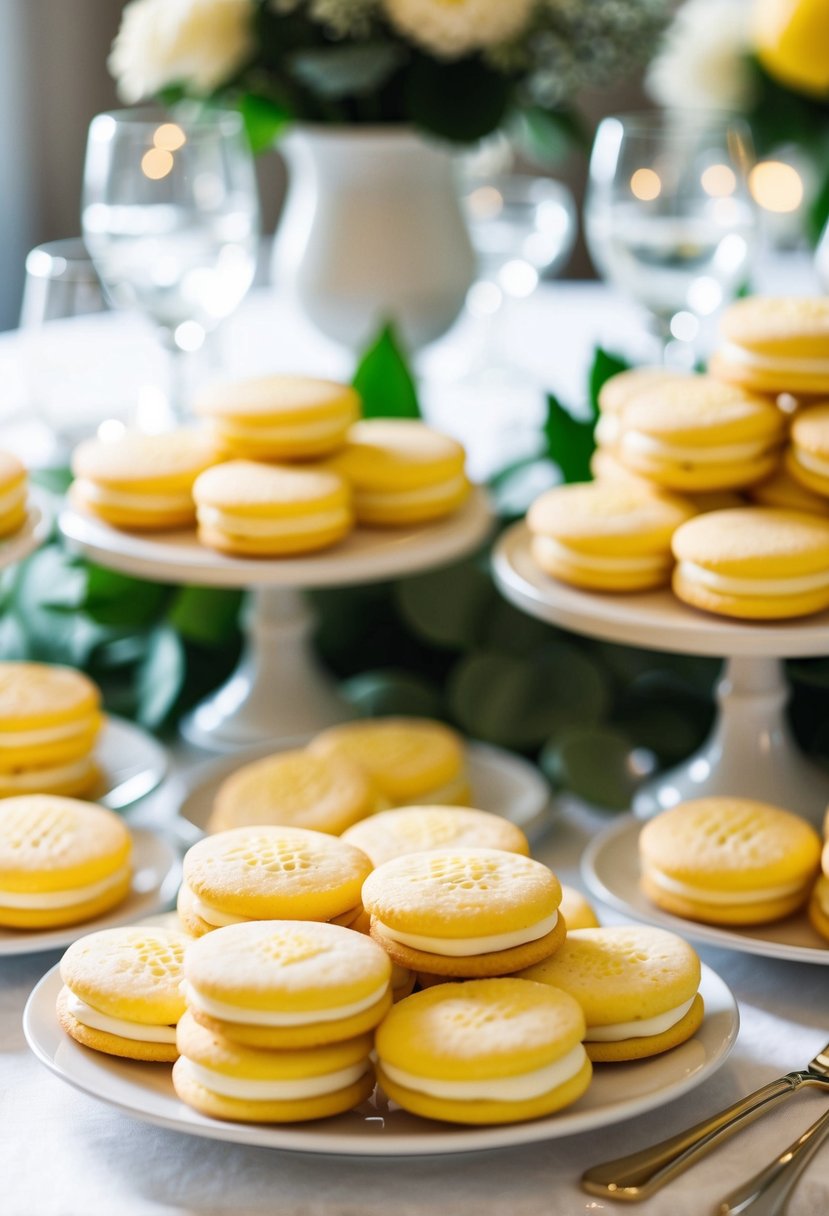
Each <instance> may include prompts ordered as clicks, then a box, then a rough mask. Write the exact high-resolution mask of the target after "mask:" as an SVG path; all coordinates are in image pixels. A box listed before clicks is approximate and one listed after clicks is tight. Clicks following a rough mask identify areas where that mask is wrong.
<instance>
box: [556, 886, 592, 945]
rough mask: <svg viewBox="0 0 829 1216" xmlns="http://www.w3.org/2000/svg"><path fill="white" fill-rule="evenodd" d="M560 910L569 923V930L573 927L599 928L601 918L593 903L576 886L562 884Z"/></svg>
mask: <svg viewBox="0 0 829 1216" xmlns="http://www.w3.org/2000/svg"><path fill="white" fill-rule="evenodd" d="M558 910H559V912H560V913H561V915H562V916H563V917H564V920H565V922H566V924H567V932H568V933H570V932H571V931H572V930H573V929H598V927H599V918H598V917H597V916H596V911H595V909H594V907H593V905H592V904H591V903H590V902H589V901H588V900H587V899H585V897H584V896H583V895H582V893H581V891H577V890H576V888H575V887H568V886H566V885H565V884H564V883H562V884H561V903H560V904H559V906H558Z"/></svg>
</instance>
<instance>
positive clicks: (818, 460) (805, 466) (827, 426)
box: [785, 402, 829, 513]
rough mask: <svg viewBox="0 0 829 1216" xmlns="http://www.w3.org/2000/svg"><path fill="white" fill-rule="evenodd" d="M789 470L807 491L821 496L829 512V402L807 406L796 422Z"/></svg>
mask: <svg viewBox="0 0 829 1216" xmlns="http://www.w3.org/2000/svg"><path fill="white" fill-rule="evenodd" d="M785 460H786V471H787V472H788V473H789V474H790V476H791V477H793V478H794V480H795V482H796V483H797V484H798V485H800V486H802V487H803V488H804V491H805V492H807V493H808V492H809V491H811V492H812V494H817V495H820V496H821V499H822V501H823V509H824V513H826V512H829V502H827V499H829V402H824V403H823V404H822V405H816V406H814V407H813V408H812V409H808V410H803V411H802V412H801V413H799V414H798V415H797V416H796V417H795V419H794V421H793V422H792V429H791V442H790V445H789V447H788V449H787V451H786V456H785Z"/></svg>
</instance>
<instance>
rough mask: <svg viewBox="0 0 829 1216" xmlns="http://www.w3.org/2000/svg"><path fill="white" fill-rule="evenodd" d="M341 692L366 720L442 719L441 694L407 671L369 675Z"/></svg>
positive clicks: (345, 685)
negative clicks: (393, 716)
mask: <svg viewBox="0 0 829 1216" xmlns="http://www.w3.org/2000/svg"><path fill="white" fill-rule="evenodd" d="M340 692H341V693H342V694H343V696H344V697H345V699H346V700H347V701H349V702H350V703H351V704H352V705H353V706H354V707H355V708H356V709H357V710H358V711H359V713H360V714H361V715H362V716H363V717H365V718H381V717H384V716H386V715H389V714H402V715H403V716H405V717H415V718H439V717H440V716H441V714H442V712H443V703H442V697H441V694H440V690H439V689H438V688H437V687H435V685H433V684H430V683H429V681H428V680H424V679H422V678H421V677H420V676H417V675H413V674H412V673H411V672H408V671H401V670H396V669H386V670H383V671H366V672H363V674H362V675H359V676H353V677H352V679H350V680H346V681H345V682H344V683H343V684H341V685H340Z"/></svg>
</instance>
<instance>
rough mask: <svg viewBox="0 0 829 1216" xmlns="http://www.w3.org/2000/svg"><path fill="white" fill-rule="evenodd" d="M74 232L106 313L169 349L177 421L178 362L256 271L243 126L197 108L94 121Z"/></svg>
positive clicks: (252, 191)
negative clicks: (135, 315)
mask: <svg viewBox="0 0 829 1216" xmlns="http://www.w3.org/2000/svg"><path fill="white" fill-rule="evenodd" d="M82 223H83V234H84V239H85V241H86V245H87V248H88V249H89V253H90V256H91V258H92V261H93V263H94V265H95V268H96V270H97V272H98V275H99V276H100V279H101V282H102V283H103V285H104V288H105V291H106V294H107V296H108V297H109V299H110V300H111V302H112V303H113V305H115V307H117V308H129V309H135V310H138V311H139V312H142V313H144V314H145V315H146V316H147V317H148V318H149V319H150V320H151V321H152V322H154V324H155V325H156V327H157V329H158V332H159V336H160V337H161V339H162V341H163V342H164V344H165V346H166V347H167V348H168V350H169V351H170V353H171V360H170V368H171V381H170V389H169V393H168V406H169V417H168V419H167V421H168V422H171V423H175V422H178V421H181V419H182V417H183V414H184V406H183V402H182V399H181V398H182V391H181V390H182V382H181V375H182V362H181V361H182V356H183V355H184V353H185V352H190V351H195V350H198V349H199V348H200V347H201V346H202V344H203V343H204V340H205V337H206V336H207V335H208V334H209V333H210V332H211V331H212V330H214V329H215V328H216V326H218V325H219V323H220V322H221V321H222V320H223V319H224V318H225V317H227V316H229V315H230V313H232V312H233V311H234V310H235V309H236V308H237V307H238V305H239V304H240V302H241V301H242V299H243V298H244V296H245V294H246V293H247V291H248V289H249V288H250V285H251V283H252V282H253V277H254V273H255V269H256V256H257V247H258V239H259V204H258V196H257V190H256V178H255V172H254V166H253V158H252V155H251V152H250V149H249V147H248V144H247V141H246V139H245V133H244V129H243V125H242V120H241V117H240V116H239V115H238V114H236V113H233V112H230V111H223V110H210V109H204V108H200V109H198V110H196V111H193V112H184V111H183V112H182V113H179V112H178V111H177V112H176V113H175V115H173V116H170V115H166V114H164V113H161V112H158V111H155V110H146V109H141V108H139V109H135V110H122V111H114V112H112V113H108V114H98V115H97V116H96V117H95V118H93V120H92V123H91V125H90V128H89V137H88V141H87V150H86V162H85V167H84V188H83V202H82Z"/></svg>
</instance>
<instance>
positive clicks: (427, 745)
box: [310, 718, 472, 806]
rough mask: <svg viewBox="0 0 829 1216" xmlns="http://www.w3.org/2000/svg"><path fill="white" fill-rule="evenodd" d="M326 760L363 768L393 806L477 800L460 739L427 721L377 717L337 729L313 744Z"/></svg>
mask: <svg viewBox="0 0 829 1216" xmlns="http://www.w3.org/2000/svg"><path fill="white" fill-rule="evenodd" d="M310 751H312V752H313V753H314V754H315V755H322V756H332V755H337V756H345V757H347V758H348V759H350V760H353V761H354V762H355V763H356V764H359V765H361V766H362V767H363V768H364V769H365V770H366V772H367V773H368V775H369V777H370V778H371V780H372V782H373V783H374V785H375V786H376V787H377V789H378V790H379V791H380V793H381V794H382V796H383V797H384V798H385V799H386V801H387V802H388V803H390V804H391V805H392V806H409V805H413V804H418V805H444V804H449V805H456V806H457V805H460V806H465V805H468V804H469V803H470V801H471V800H472V791H471V789H470V788H469V778H468V776H467V773H466V757H465V755H464V749H463V743H462V741H461V738H460V736H459V735H458V734H457V733H456V732H455V731H453V730H452V729H451V728H450V727H448V726H444V724H443V723H442V722H431V721H429V720H428V719H427V718H375V719H373V720H371V721H368V722H346V723H344V724H343V725H342V726H332V727H331V728H330V729H329V730H325V731H323V732H322V734H319V735H317V737H316V739H314V740H313V742H312V743H311V744H310Z"/></svg>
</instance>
